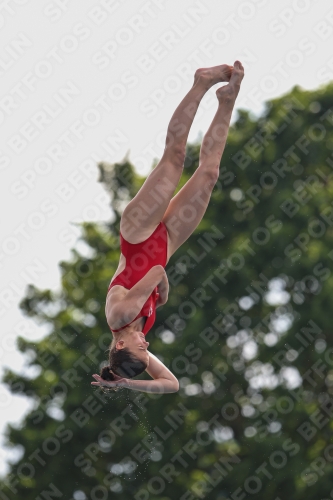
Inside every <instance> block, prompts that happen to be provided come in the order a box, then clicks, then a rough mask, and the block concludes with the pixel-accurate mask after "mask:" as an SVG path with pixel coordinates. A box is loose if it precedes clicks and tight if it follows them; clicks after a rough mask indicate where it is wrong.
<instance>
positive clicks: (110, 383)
mask: <svg viewBox="0 0 333 500" xmlns="http://www.w3.org/2000/svg"><path fill="white" fill-rule="evenodd" d="M113 376H114V378H115V380H104V378H102V377H100V376H99V375H97V373H94V375H93V377H94V379H95V380H96V382H91V385H98V386H100V387H108V388H109V389H117V388H118V387H126V383H127V378H122V377H119V376H118V375H115V374H114V375H113Z"/></svg>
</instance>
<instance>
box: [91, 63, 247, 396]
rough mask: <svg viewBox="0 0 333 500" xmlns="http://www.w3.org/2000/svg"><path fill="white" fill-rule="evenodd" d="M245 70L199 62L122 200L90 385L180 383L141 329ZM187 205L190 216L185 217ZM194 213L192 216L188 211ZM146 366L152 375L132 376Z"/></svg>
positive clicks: (212, 162)
mask: <svg viewBox="0 0 333 500" xmlns="http://www.w3.org/2000/svg"><path fill="white" fill-rule="evenodd" d="M243 76H244V68H243V66H242V64H241V63H240V62H239V61H235V63H234V66H228V65H226V64H223V65H221V66H213V67H211V68H200V69H198V70H197V71H196V72H195V75H194V83H193V86H192V88H191V89H190V91H189V92H188V93H187V95H186V96H185V97H184V99H183V100H182V101H181V103H180V104H179V106H178V107H177V109H176V111H175V112H174V114H173V115H172V118H171V121H170V123H169V126H168V131H167V137H166V146H165V149H164V153H163V156H162V158H161V160H160V162H159V163H158V165H157V166H156V167H155V168H154V170H153V171H152V172H151V173H150V174H149V176H148V177H147V179H146V180H145V182H144V184H143V186H142V187H141V188H140V190H139V192H138V193H137V194H136V196H135V197H134V198H133V200H131V201H130V202H129V203H128V205H127V206H126V208H125V210H124V212H123V214H122V217H121V221H120V247H121V255H120V260H119V265H118V268H117V270H116V273H115V275H114V276H113V278H112V280H111V283H110V286H109V289H108V294H107V298H106V307H105V313H106V318H107V322H108V325H109V327H110V330H111V332H112V334H113V340H112V342H111V345H110V349H109V365H108V366H106V367H104V368H102V370H101V374H100V375H98V374H94V375H93V377H94V379H95V382H91V384H92V385H97V386H105V387H108V388H110V389H114V388H117V387H126V388H128V389H134V390H136V391H142V392H158V393H169V392H176V391H178V389H179V384H178V380H177V378H176V377H175V376H174V375H173V374H172V373H171V371H170V370H169V369H168V368H167V367H166V366H165V365H164V364H163V363H162V362H161V361H160V360H159V359H158V358H157V357H156V356H154V355H153V354H152V353H151V352H149V351H148V346H149V342H146V338H145V336H146V334H147V333H148V331H149V330H150V329H151V327H152V326H153V324H154V321H155V317H156V308H157V307H160V306H161V305H163V304H165V303H166V301H167V299H168V291H169V285H168V279H167V275H166V273H165V270H164V268H165V266H166V264H167V263H168V261H169V259H170V257H171V255H172V254H173V253H175V251H176V250H177V249H178V248H179V247H180V246H181V245H182V243H184V241H186V240H187V239H188V238H189V236H190V235H191V234H192V233H193V231H194V230H195V228H196V227H197V226H198V224H199V223H200V221H201V219H202V217H203V215H204V213H205V211H206V208H207V206H208V203H209V200H210V196H211V193H212V190H213V188H214V185H215V184H216V182H217V179H218V177H219V166H220V161H221V157H222V153H223V150H224V147H225V143H226V139H227V134H228V129H229V124H230V119H231V114H232V110H233V107H234V104H235V100H236V97H237V95H238V92H239V89H240V84H241V81H242V79H243ZM218 82H229V83H228V84H227V85H224V86H223V87H221V88H219V89H218V90H217V91H216V96H217V99H218V109H217V111H216V114H215V116H214V119H213V121H212V123H211V125H210V127H209V129H208V131H207V133H206V134H205V136H204V138H203V141H202V145H201V148H200V156H199V166H198V168H197V169H196V171H195V172H194V174H193V175H192V177H191V178H190V179H189V180H188V181H187V182H186V184H185V185H184V186H183V187H182V189H181V190H180V191H179V192H178V193H177V194H176V195H175V196H174V197H173V193H174V191H175V189H176V187H177V184H178V182H179V179H180V177H181V174H182V170H183V167H184V160H185V148H186V142H187V137H188V133H189V130H190V127H191V124H192V122H193V119H194V117H195V114H196V112H197V109H198V107H199V104H200V101H201V99H202V98H203V96H204V95H205V93H206V92H207V90H208V89H209V88H210V87H212V86H213V85H215V84H216V83H218ZM187 210H189V211H190V213H191V218H190V222H188V221H187V222H184V219H186V215H185V217H184V215H183V214H185V212H186V211H187ZM193 214H194V215H193ZM144 370H145V371H146V372H147V373H148V374H149V375H150V376H151V377H152V379H153V380H133V379H132V378H133V377H135V376H136V375H139V374H140V373H142V372H143V371H144Z"/></svg>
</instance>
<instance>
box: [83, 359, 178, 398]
mask: <svg viewBox="0 0 333 500" xmlns="http://www.w3.org/2000/svg"><path fill="white" fill-rule="evenodd" d="M146 372H147V373H148V374H149V375H150V376H151V377H152V378H153V380H133V379H128V378H120V377H119V378H117V380H113V381H109V380H104V379H102V378H101V377H100V376H99V375H97V374H94V375H93V377H94V379H95V380H96V382H91V385H99V386H105V387H109V388H111V389H112V388H117V387H125V388H126V389H133V390H134V391H140V392H151V393H159V394H166V393H170V392H177V391H178V390H179V382H178V380H177V379H176V377H175V376H174V375H173V373H171V371H170V370H169V369H168V368H167V367H166V366H165V365H164V364H163V363H162V361H160V360H159V359H158V358H157V357H156V356H154V354H152V353H151V352H150V353H149V365H148V368H147V369H146Z"/></svg>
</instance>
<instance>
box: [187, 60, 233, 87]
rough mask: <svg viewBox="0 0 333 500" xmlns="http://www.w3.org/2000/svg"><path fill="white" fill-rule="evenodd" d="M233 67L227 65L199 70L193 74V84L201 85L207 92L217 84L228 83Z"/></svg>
mask: <svg viewBox="0 0 333 500" xmlns="http://www.w3.org/2000/svg"><path fill="white" fill-rule="evenodd" d="M232 70H233V67H232V66H229V65H228V64H221V65H220V66H212V67H211V68H199V69H197V70H196V72H195V73H194V83H200V84H202V85H203V86H204V87H205V88H206V89H207V90H208V89H210V88H211V87H212V86H213V85H215V84H216V83H219V82H228V81H229V80H230V77H231V74H232Z"/></svg>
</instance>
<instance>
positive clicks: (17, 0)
mask: <svg viewBox="0 0 333 500" xmlns="http://www.w3.org/2000/svg"><path fill="white" fill-rule="evenodd" d="M0 9H1V10H0V27H1V35H2V36H1V39H2V46H1V48H0V76H1V81H2V85H1V96H0V124H1V126H2V127H1V129H2V130H1V145H0V171H1V175H2V182H1V188H0V189H1V201H2V214H1V215H2V217H1V236H0V242H1V243H0V245H1V248H0V266H1V276H2V280H1V287H0V316H1V321H2V323H1V326H2V328H1V343H0V358H1V366H2V367H4V366H9V367H11V368H12V369H14V370H22V369H24V358H23V357H22V356H21V355H20V354H19V353H18V352H17V350H16V348H15V339H16V337H17V335H22V336H24V337H26V338H28V339H29V340H38V339H40V338H41V337H42V336H43V335H45V333H46V332H45V330H43V329H42V328H41V327H39V326H37V325H35V324H34V323H33V322H32V321H28V320H27V319H26V318H24V317H23V316H22V315H21V313H20V311H19V308H18V303H19V301H20V300H21V298H22V297H23V296H24V292H25V287H26V285H27V284H28V283H34V284H35V285H36V286H37V287H38V288H42V289H43V288H50V289H57V288H58V287H59V270H58V262H59V261H60V260H64V259H68V258H69V257H70V249H71V248H72V247H73V246H75V244H76V243H75V241H76V238H77V229H76V228H75V226H74V225H73V224H71V223H73V222H77V221H83V220H96V221H97V220H108V218H109V217H110V215H111V211H110V208H109V204H108V197H107V196H106V194H105V193H104V191H103V189H102V187H101V185H100V184H99V183H97V177H98V174H97V169H96V167H95V165H96V162H97V161H99V160H106V161H109V162H115V161H119V160H121V159H122V158H123V157H124V155H125V154H126V153H127V151H130V153H129V158H130V160H131V161H132V162H133V163H134V165H136V167H137V169H138V172H139V173H141V174H146V173H147V172H148V171H149V169H150V167H151V165H152V162H153V160H154V159H156V158H160V156H161V154H162V151H163V149H164V141H165V135H166V129H167V125H168V122H169V120H170V118H171V115H172V113H173V111H174V109H175V108H176V107H177V105H178V103H179V102H180V100H181V99H182V98H183V96H184V95H185V94H186V92H187V91H188V90H189V88H190V87H191V86H192V83H193V75H194V72H195V70H196V69H197V68H199V67H207V66H215V65H218V64H223V63H227V64H231V65H232V64H233V62H234V61H235V60H236V59H240V60H241V61H242V62H243V64H244V67H245V78H244V80H243V84H242V89H241V92H240V94H239V97H238V101H237V103H236V109H235V112H234V115H233V119H234V118H235V116H236V115H237V109H238V108H245V109H249V110H251V112H252V113H254V114H255V115H259V114H260V113H261V112H262V110H263V109H264V103H265V101H267V100H269V99H271V98H274V97H277V96H280V95H282V94H284V93H286V92H288V91H289V90H290V89H291V88H292V87H293V86H294V85H296V84H297V85H300V86H301V87H303V88H304V89H315V88H318V87H320V86H322V85H325V84H327V83H328V82H330V80H331V79H332V75H333V51H332V49H331V47H332V41H333V5H332V2H331V1H330V0H319V1H316V2H313V1H310V0H280V1H279V2H276V1H274V0H251V1H243V0H233V1H231V0H229V1H223V2H222V1H221V0H197V1H190V0H182V1H181V2H180V1H179V0H168V1H166V0H136V1H135V2H134V0H132V1H129V0H123V1H120V0H119V1H112V0H99V1H98V0H96V1H93V0H80V1H79V0H76V1H74V0H71V1H70V0H53V1H51V2H48V1H45V0H7V1H6V2H2V3H1V6H0ZM218 87H219V85H216V86H215V87H213V88H212V89H211V90H210V91H209V92H208V93H207V94H206V96H205V98H204V99H203V101H202V103H201V105H200V108H199V111H198V113H197V116H196V118H195V120H194V123H193V125H192V129H191V132H190V135H189V141H196V140H198V138H200V137H201V135H202V133H205V131H206V130H207V128H208V126H209V124H210V122H211V120H212V118H213V115H214V113H215V110H216V108H217V100H216V96H215V92H214V91H215V90H216V88H218ZM110 279H111V276H110ZM28 408H29V405H28V404H27V402H26V401H25V400H24V399H23V398H19V397H15V398H14V397H12V396H11V395H10V394H9V393H8V392H7V390H6V388H5V387H4V386H2V387H1V388H0V410H1V411H0V419H1V420H0V432H3V429H4V427H5V424H6V422H11V423H14V422H19V421H20V420H21V419H22V415H23V413H24V411H27V409H28ZM11 456H15V455H13V454H12V453H10V452H8V451H7V450H5V449H4V448H3V446H2V450H1V451H0V458H3V459H4V460H5V459H9V458H10V457H11ZM1 462H2V460H1V459H0V464H1ZM6 470H7V469H6V466H5V464H2V465H0V474H3V473H4V472H5V471H6Z"/></svg>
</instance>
